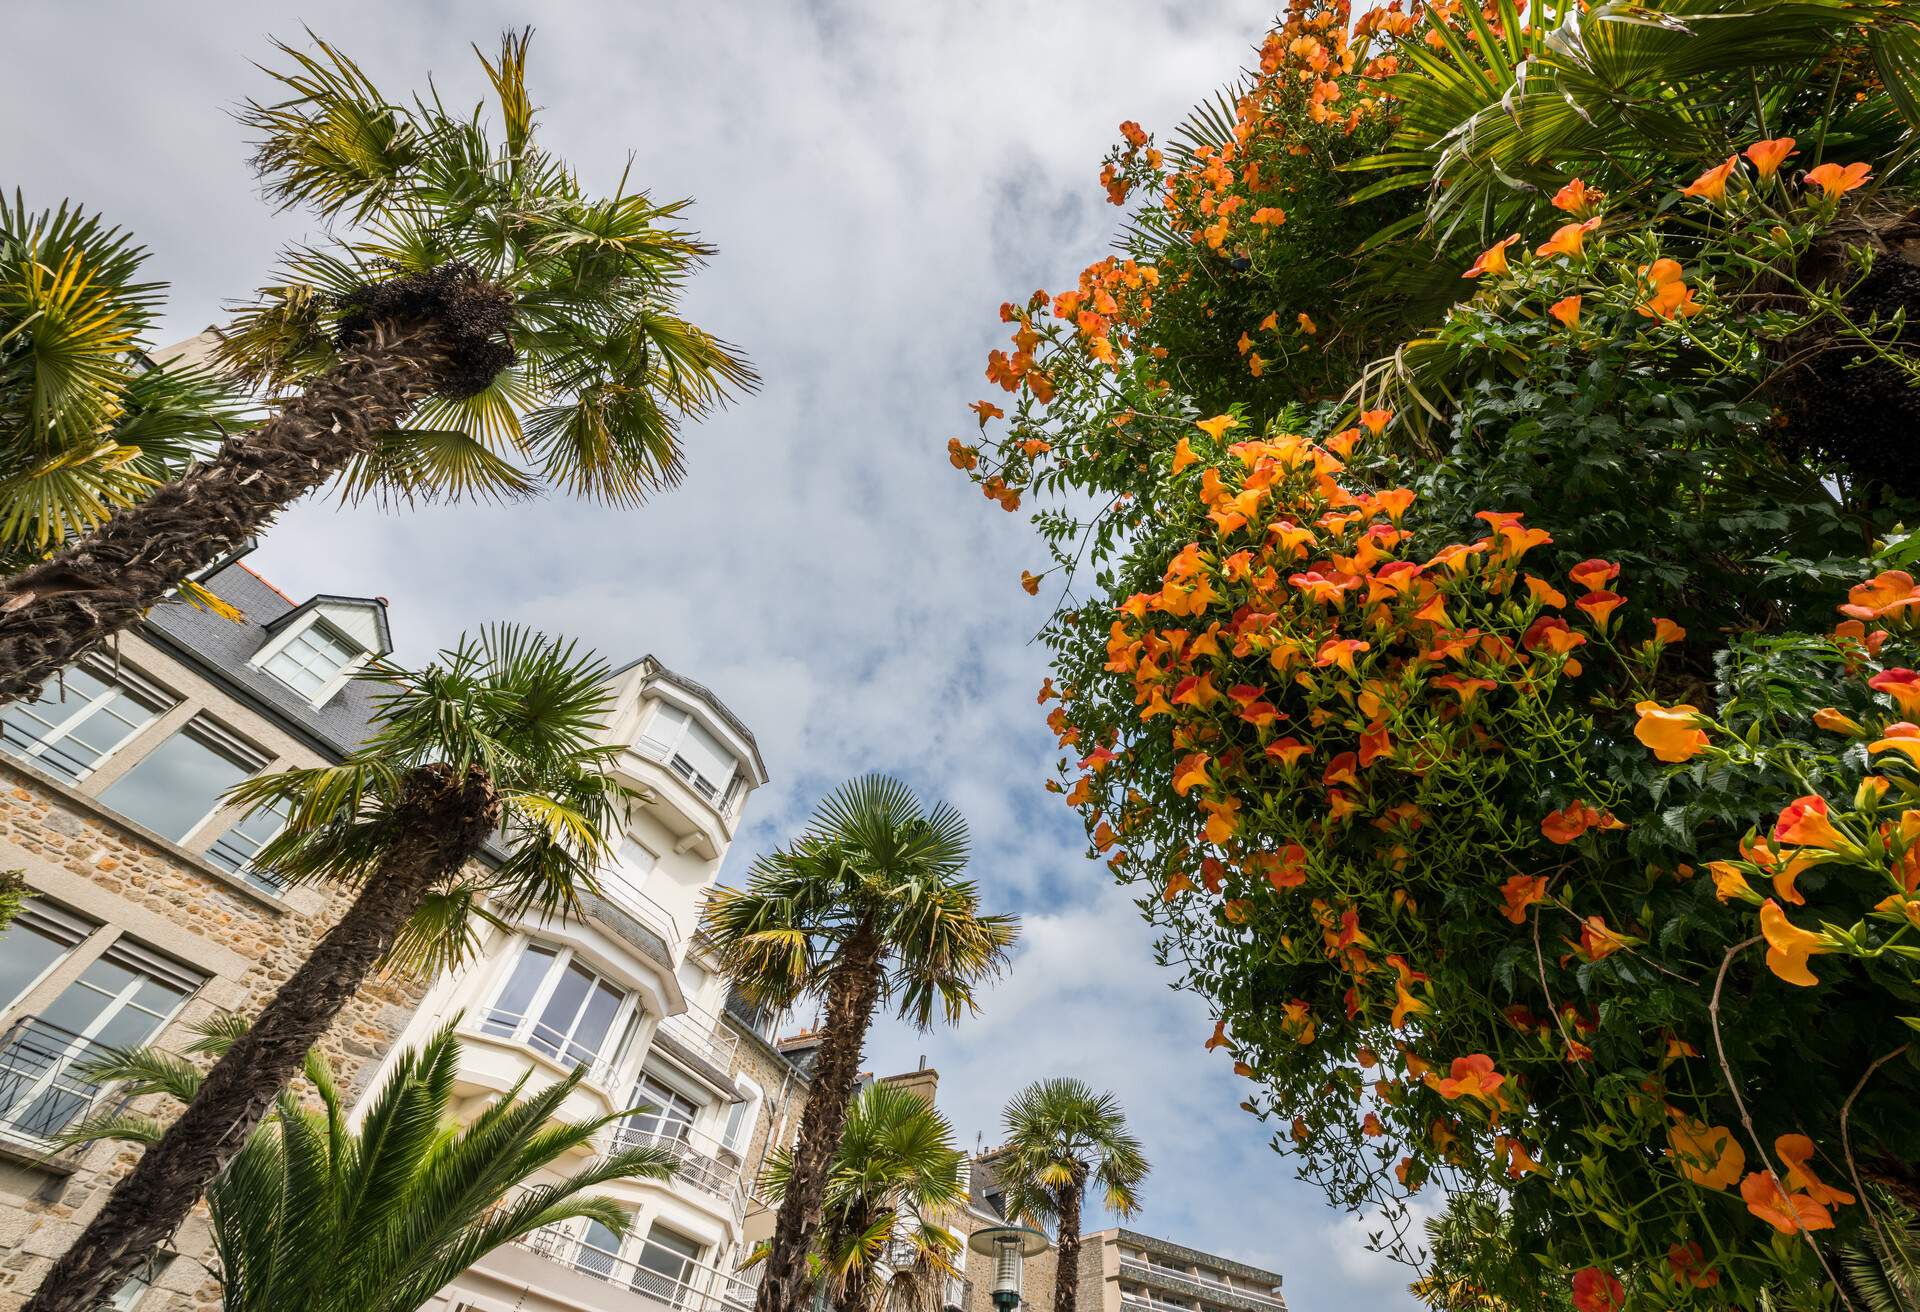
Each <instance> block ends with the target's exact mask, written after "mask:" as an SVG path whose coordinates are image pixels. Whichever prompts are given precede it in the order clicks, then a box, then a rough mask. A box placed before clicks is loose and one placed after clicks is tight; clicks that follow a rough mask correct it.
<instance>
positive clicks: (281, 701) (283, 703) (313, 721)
mask: <svg viewBox="0 0 1920 1312" xmlns="http://www.w3.org/2000/svg"><path fill="white" fill-rule="evenodd" d="M200 582H201V584H202V585H203V586H205V587H206V588H208V589H209V590H210V591H212V592H213V594H214V595H215V596H217V597H219V598H220V599H221V600H222V601H225V602H227V603H228V604H230V605H232V606H235V607H237V608H238V609H239V611H240V613H241V615H242V616H243V617H244V618H243V619H242V620H241V622H240V623H238V624H236V623H234V622H233V621H232V620H227V619H222V618H221V617H220V616H218V615H215V614H213V613H211V612H209V611H204V610H201V609H200V608H199V607H197V606H191V605H188V604H187V603H186V602H184V601H168V602H163V603H162V604H160V605H158V606H156V607H154V608H153V611H152V612H151V613H150V614H149V615H148V616H147V620H146V623H145V625H144V626H143V633H144V636H146V637H147V638H149V639H151V640H153V641H154V642H156V643H158V644H159V645H161V646H163V647H168V648H171V649H172V650H174V651H175V652H177V653H179V654H181V655H183V656H185V657H186V658H187V660H188V663H190V664H193V665H197V666H199V667H200V668H201V669H203V670H205V671H206V672H207V673H208V674H209V675H210V676H211V677H213V678H214V679H215V680H216V681H217V682H219V683H221V684H224V685H225V686H226V689H227V691H228V692H230V693H232V694H233V695H234V696H236V697H238V698H239V699H240V700H242V701H244V702H247V703H248V704H249V705H251V706H253V707H254V708H255V709H257V710H259V711H260V712H262V713H263V714H265V715H268V716H269V717H271V718H272V719H274V720H276V721H278V722H279V723H280V724H282V725H283V726H284V727H286V728H288V729H290V730H292V731H293V732H295V733H298V734H300V735H301V736H302V737H305V738H307V739H309V740H311V741H312V742H313V743H314V745H315V746H317V747H319V748H320V749H321V750H322V751H323V752H326V753H329V754H331V755H336V756H337V755H344V754H345V753H347V752H350V751H352V750H353V749H354V748H355V747H357V746H359V745H360V743H361V742H362V741H364V740H365V739H366V737H367V735H368V733H369V731H370V730H371V727H372V722H373V696H374V692H375V688H374V685H371V684H369V683H368V682H367V681H366V680H364V679H349V680H347V683H346V685H345V686H344V687H342V688H341V689H340V690H339V691H338V692H336V693H334V694H333V696H331V697H329V698H328V699H327V700H326V703H325V704H324V705H322V706H319V707H315V706H314V705H313V703H312V702H310V701H308V700H307V699H306V698H305V697H302V696H301V695H300V694H299V693H297V692H295V691H294V690H293V689H291V688H289V687H288V686H287V685H286V684H284V683H282V682H280V680H278V679H276V678H275V677H274V676H273V675H271V674H268V673H267V672H266V671H265V670H262V669H259V668H257V667H255V666H252V665H249V664H248V663H247V662H248V661H249V660H251V659H252V657H253V655H254V653H256V652H258V651H259V650H260V648H261V647H262V646H264V645H265V644H266V641H267V637H268V630H269V628H270V627H271V626H274V624H275V621H277V620H280V619H283V618H285V617H286V616H287V615H289V614H290V613H292V612H293V611H295V610H297V609H299V607H297V606H296V605H295V604H294V603H293V602H292V601H289V600H288V599H287V598H286V597H285V596H283V595H282V594H281V593H280V592H279V591H277V590H276V589H275V588H274V587H273V585H272V584H270V583H268V582H267V581H266V580H265V579H263V578H261V577H260V576H259V575H258V574H255V573H254V572H253V571H252V570H250V569H248V568H247V567H246V566H244V565H240V564H237V563H236V564H231V565H228V566H227V567H226V568H225V569H222V570H219V571H218V572H216V573H214V574H212V575H210V576H208V577H206V578H203V579H201V580H200ZM356 600H359V599H358V598H356ZM382 609H385V608H384V607H383V608H382Z"/></svg>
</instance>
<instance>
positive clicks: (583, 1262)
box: [516, 1226, 758, 1312]
mask: <svg viewBox="0 0 1920 1312" xmlns="http://www.w3.org/2000/svg"><path fill="white" fill-rule="evenodd" d="M516 1242H518V1243H520V1244H522V1245H524V1246H525V1247H527V1248H531V1249H532V1250H533V1251H534V1252H536V1253H539V1254H541V1255H542V1256H544V1257H548V1258H551V1259H552V1260H554V1261H556V1262H560V1263H563V1264H565V1265H567V1266H570V1267H572V1268H573V1269H574V1270H575V1271H579V1272H581V1273H583V1274H585V1275H590V1276H593V1277H594V1278H596V1279H599V1280H604V1281H606V1282H607V1283H608V1284H610V1285H621V1286H624V1287H626V1288H627V1289H631V1290H632V1291H634V1292H635V1293H637V1294H644V1295H646V1296H648V1297H649V1298H652V1299H654V1300H655V1301H656V1302H659V1303H663V1304H665V1305H666V1306H668V1307H671V1308H675V1309H677V1310H678V1312H747V1309H750V1308H752V1307H753V1299H754V1294H755V1292H756V1290H757V1288H758V1286H757V1285H756V1284H754V1283H753V1282H751V1281H748V1280H744V1279H742V1278H741V1277H740V1276H738V1275H735V1274H730V1273H728V1272H725V1271H722V1270H720V1269H719V1268H718V1267H712V1266H705V1265H703V1264H701V1263H698V1262H691V1261H688V1260H687V1259H686V1258H685V1257H683V1256H682V1255H681V1254H679V1253H676V1252H674V1251H673V1250H672V1249H669V1248H664V1247H661V1246H660V1245H657V1244H653V1243H644V1244H640V1245H638V1246H636V1256H635V1257H623V1256H621V1255H620V1254H619V1253H612V1252H608V1251H607V1250H606V1249H604V1248H596V1247H595V1246H594V1245H592V1244H589V1243H588V1242H587V1241H586V1240H585V1239H584V1238H583V1237H581V1236H580V1235H575V1234H569V1233H568V1232H567V1231H565V1230H562V1229H559V1228H556V1227H551V1226H550V1227H547V1228H545V1229H541V1230H535V1231H534V1232H533V1233H531V1234H529V1235H527V1236H525V1237H524V1238H522V1239H520V1240H517V1241H516ZM676 1271H678V1272H680V1274H679V1275H678V1276H676V1275H674V1274H673V1273H674V1272H676Z"/></svg>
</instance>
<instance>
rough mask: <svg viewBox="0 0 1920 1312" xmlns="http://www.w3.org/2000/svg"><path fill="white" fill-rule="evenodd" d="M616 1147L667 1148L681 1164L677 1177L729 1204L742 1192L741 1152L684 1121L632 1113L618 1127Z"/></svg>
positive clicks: (615, 1139)
mask: <svg viewBox="0 0 1920 1312" xmlns="http://www.w3.org/2000/svg"><path fill="white" fill-rule="evenodd" d="M612 1147H613V1150H614V1151H616V1152H618V1151H620V1150H623V1149H627V1148H664V1149H666V1150H667V1151H668V1152H669V1153H671V1154H673V1157H674V1160H675V1161H677V1162H678V1163H679V1164H680V1169H679V1170H678V1171H676V1172H675V1173H674V1177H673V1178H674V1179H675V1180H676V1181H685V1182H686V1183H688V1184H691V1185H693V1186H694V1187H695V1188H696V1189H701V1190H704V1191H705V1192H707V1193H709V1194H711V1195H713V1196H714V1197H715V1198H718V1199H720V1200H721V1201H722V1202H725V1203H728V1204H734V1203H735V1200H736V1198H737V1197H738V1196H739V1195H740V1158H739V1155H738V1154H736V1153H734V1152H733V1151H732V1150H731V1149H728V1148H727V1147H725V1146H724V1145H722V1144H720V1143H719V1142H717V1141H716V1140H715V1139H714V1138H713V1137H712V1136H711V1135H705V1134H701V1133H700V1132H699V1131H697V1130H694V1129H691V1128H689V1127H688V1126H687V1125H686V1124H685V1123H684V1122H681V1121H672V1120H661V1119H660V1118H659V1117H658V1116H655V1115H652V1114H649V1113H644V1112H643V1113H642V1114H640V1115H639V1116H629V1117H627V1118H626V1119H625V1120H623V1121H621V1122H620V1123H619V1124H618V1125H616V1126H615V1127H614V1130H613V1136H612ZM736 1210H738V1207H736Z"/></svg>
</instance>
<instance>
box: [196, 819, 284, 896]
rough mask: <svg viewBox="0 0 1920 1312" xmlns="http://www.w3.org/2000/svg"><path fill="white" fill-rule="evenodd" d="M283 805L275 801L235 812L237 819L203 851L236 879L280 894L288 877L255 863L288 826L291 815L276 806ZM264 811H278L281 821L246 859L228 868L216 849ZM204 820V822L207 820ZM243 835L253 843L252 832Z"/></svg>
mask: <svg viewBox="0 0 1920 1312" xmlns="http://www.w3.org/2000/svg"><path fill="white" fill-rule="evenodd" d="M279 805H281V804H280V803H273V804H270V805H268V806H264V807H255V808H254V809H253V810H252V811H247V812H243V813H242V814H240V815H237V816H235V817H234V820H233V823H232V824H230V825H228V826H227V827H226V828H225V829H222V830H221V831H220V832H219V833H217V834H215V835H214V836H213V841H212V842H210V843H208V844H207V847H206V850H205V851H204V852H202V853H201V854H200V855H202V856H204V857H205V858H206V859H207V860H209V861H211V862H213V864H214V865H216V866H220V868H221V869H222V870H226V871H227V873H228V874H230V875H232V876H233V877H234V878H235V879H244V880H246V881H247V882H248V883H249V884H253V885H254V886H256V887H258V888H262V889H265V890H266V891H267V892H269V893H273V894H276V895H277V894H279V893H280V892H282V891H283V890H284V889H285V888H286V881H285V880H283V879H279V878H277V877H276V876H274V875H273V874H272V873H270V872H268V871H265V870H262V869H260V867H259V866H258V865H256V864H255V859H256V858H257V857H259V855H260V853H261V851H262V850H263V849H264V848H265V847H266V845H267V844H268V843H271V842H272V841H273V840H274V839H276V838H278V837H279V836H280V831H281V830H283V829H285V828H286V827H287V817H286V816H285V815H283V814H280V813H279V812H277V811H276V810H275V807H277V806H279ZM217 809H218V808H216V810H217ZM261 811H266V812H268V813H270V814H274V815H276V816H278V819H279V821H280V823H279V824H277V825H275V826H274V827H273V828H272V829H271V830H269V831H268V833H267V835H266V837H264V838H262V839H261V840H260V842H259V843H258V844H257V845H256V846H255V847H254V849H253V851H251V852H249V853H247V855H246V858H245V859H244V860H242V861H241V862H240V863H239V865H237V866H235V867H234V868H232V869H228V868H227V867H226V866H224V865H221V862H220V858H217V857H215V856H214V850H215V849H216V848H218V847H219V846H220V844H221V843H223V842H225V841H227V839H228V838H229V837H230V836H231V835H233V834H234V833H236V832H237V831H238V830H239V828H240V826H241V825H243V824H245V823H246V822H247V821H248V820H249V819H251V818H252V817H253V816H255V815H257V814H259V813H260V812H261ZM202 823H203V824H204V821H203V822H202ZM242 837H243V838H244V839H245V841H247V842H249V843H251V842H253V838H252V836H251V835H242Z"/></svg>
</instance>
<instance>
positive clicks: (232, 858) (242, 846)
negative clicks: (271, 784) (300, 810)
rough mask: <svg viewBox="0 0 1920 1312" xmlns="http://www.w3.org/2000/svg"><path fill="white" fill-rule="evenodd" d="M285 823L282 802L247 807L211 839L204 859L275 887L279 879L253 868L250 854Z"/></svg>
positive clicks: (253, 855)
mask: <svg viewBox="0 0 1920 1312" xmlns="http://www.w3.org/2000/svg"><path fill="white" fill-rule="evenodd" d="M286 823H287V808H286V806H285V804H283V803H281V802H272V803H269V804H268V805H266V806H263V807H261V808H260V809H259V810H257V811H250V812H248V813H247V814H246V815H244V816H242V817H241V818H240V819H238V820H236V821H235V822H234V823H233V824H232V825H231V826H230V827H229V828H228V829H227V832H226V833H224V834H222V835H220V837H218V838H216V839H214V840H213V846H211V847H209V848H208V849H207V852H206V857H207V860H209V861H211V862H213V863H214V864H215V865H217V866H219V867H220V868H221V869H222V870H230V871H232V872H233V873H234V874H236V875H246V876H248V877H250V878H252V879H253V880H254V881H255V882H256V883H261V884H265V885H266V886H267V887H269V888H278V887H279V886H280V882H281V881H280V880H279V879H277V878H275V877H274V876H273V875H271V874H269V873H267V872H266V871H256V870H254V869H253V858H254V857H256V856H258V855H259V853H260V849H261V848H263V847H265V846H266V845H267V844H268V843H269V842H271V841H272V839H273V836H274V835H275V834H277V833H279V832H280V831H281V830H282V829H283V828H285V827H286Z"/></svg>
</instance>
